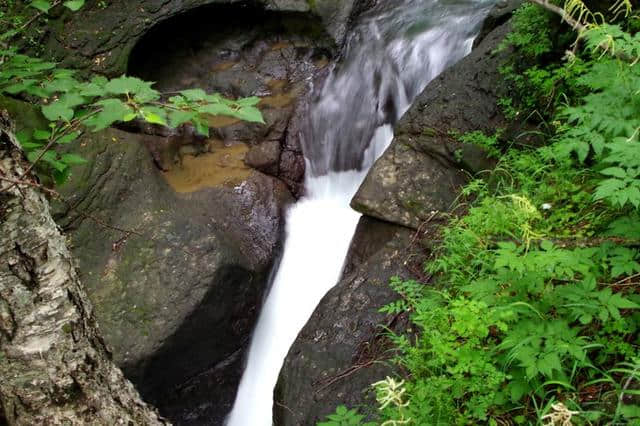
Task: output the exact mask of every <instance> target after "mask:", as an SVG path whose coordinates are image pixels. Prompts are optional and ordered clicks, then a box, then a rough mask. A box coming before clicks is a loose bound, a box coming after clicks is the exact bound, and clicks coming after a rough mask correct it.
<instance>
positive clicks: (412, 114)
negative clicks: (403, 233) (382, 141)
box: [351, 23, 510, 229]
mask: <svg viewBox="0 0 640 426" xmlns="http://www.w3.org/2000/svg"><path fill="white" fill-rule="evenodd" d="M509 29H510V24H509V23H505V24H503V25H501V26H499V27H498V28H496V29H494V30H493V31H492V32H491V33H489V34H488V35H487V36H486V37H485V38H484V39H483V41H482V42H481V43H480V45H479V46H478V47H477V48H476V49H474V50H473V51H472V52H471V54H469V55H468V56H467V57H466V58H464V59H462V60H461V61H460V62H458V63H457V64H456V65H454V66H453V67H451V68H449V69H448V70H447V71H445V72H443V73H442V74H441V75H440V76H439V77H437V78H436V79H435V80H434V81H432V82H431V83H430V84H429V85H428V86H427V88H426V89H425V90H424V91H423V92H422V94H421V95H420V96H419V97H418V99H416V101H415V102H414V103H413V105H412V107H411V108H410V109H409V111H408V112H407V113H406V114H405V115H404V116H403V117H402V119H401V120H400V122H399V123H398V125H397V126H396V128H395V137H394V139H393V141H392V142H391V145H390V146H389V148H388V149H387V151H386V152H385V153H384V154H383V155H382V156H381V157H380V158H379V159H378V161H377V162H376V163H375V164H374V166H373V167H372V169H371V171H370V172H369V174H368V176H367V178H366V179H365V181H364V183H363V184H362V186H361V187H360V189H359V190H358V192H357V194H356V195H355V197H354V198H353V200H352V203H351V205H352V207H353V208H355V209H356V210H358V211H360V212H362V213H364V214H367V215H369V216H373V217H376V218H379V219H382V220H385V221H388V222H392V223H396V224H399V225H403V226H408V227H411V228H414V229H417V228H418V227H419V226H420V224H421V223H422V222H423V221H425V220H426V219H428V218H429V217H431V216H432V215H433V213H434V212H442V211H447V210H448V209H449V208H450V207H451V205H452V203H453V202H454V200H455V198H456V197H457V196H458V193H459V189H460V187H461V186H462V185H463V184H464V183H465V182H466V181H467V179H468V176H469V175H472V174H474V173H477V172H479V171H482V170H483V169H488V168H491V167H492V166H493V164H494V162H493V161H492V160H491V159H489V158H487V155H486V153H485V152H484V150H483V149H482V148H480V147H479V146H476V145H471V144H463V143H461V142H459V141H458V139H457V138H456V135H461V134H464V133H466V132H471V131H482V132H483V133H485V134H486V135H489V136H490V135H494V134H496V132H497V131H498V130H499V129H503V130H504V129H507V128H508V127H509V124H508V122H507V120H506V119H505V117H504V116H503V114H502V113H501V110H500V107H499V106H498V100H499V99H500V98H501V97H503V96H505V95H506V93H505V91H506V88H505V85H504V84H503V82H502V78H501V76H500V72H499V68H500V65H501V64H502V63H503V62H504V60H505V58H506V56H507V55H508V52H507V51H503V52H501V53H497V54H496V53H495V52H494V51H495V50H496V47H497V46H498V44H499V43H500V41H501V40H502V39H503V38H504V36H505V35H506V34H507V33H508V32H509ZM508 136H509V135H508V134H507V133H504V137H508Z"/></svg>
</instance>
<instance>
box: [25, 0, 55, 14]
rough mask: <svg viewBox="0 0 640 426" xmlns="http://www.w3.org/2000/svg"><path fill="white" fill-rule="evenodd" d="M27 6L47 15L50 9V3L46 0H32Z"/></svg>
mask: <svg viewBox="0 0 640 426" xmlns="http://www.w3.org/2000/svg"><path fill="white" fill-rule="evenodd" d="M29 6H31V7H35V8H36V9H38V10H39V11H41V12H44V13H48V12H49V9H51V2H48V1H46V0H33V1H32V2H31V3H30V4H29Z"/></svg>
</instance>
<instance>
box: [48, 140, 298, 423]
mask: <svg viewBox="0 0 640 426" xmlns="http://www.w3.org/2000/svg"><path fill="white" fill-rule="evenodd" d="M150 137H151V136H141V135H134V134H131V133H126V132H122V131H119V130H113V129H112V130H107V131H104V132H101V133H98V134H91V135H87V136H86V137H84V138H82V139H81V140H79V141H78V143H77V144H76V145H75V146H74V147H73V148H72V149H73V152H75V153H77V154H79V155H81V156H83V157H84V158H86V159H87V160H88V163H87V164H85V165H81V166H77V167H75V168H74V170H73V176H72V178H71V180H70V182H69V183H67V184H65V185H64V186H63V187H62V188H61V189H60V191H61V192H62V194H63V195H64V196H66V198H67V201H66V202H65V203H58V204H57V206H56V210H55V217H56V219H57V221H58V223H59V224H60V225H61V226H62V227H63V228H64V230H65V231H66V232H67V235H69V237H70V241H71V244H72V247H73V254H74V255H75V257H76V258H77V259H78V270H79V272H80V276H81V279H82V282H83V284H84V285H85V287H86V289H87V293H88V295H89V297H90V299H91V301H92V302H93V304H94V306H95V314H96V317H97V320H98V323H99V325H100V328H101V331H102V335H103V336H104V339H105V340H106V342H107V343H108V344H109V345H110V346H111V347H112V348H113V356H114V360H115V362H116V363H117V364H118V365H119V366H121V367H122V368H123V369H124V371H125V373H126V374H127V376H128V377H129V378H130V379H131V380H132V381H133V382H134V383H135V384H136V385H137V386H138V388H139V389H140V391H141V393H142V395H143V396H144V397H145V398H146V399H148V400H149V401H151V402H153V403H155V404H157V405H158V406H159V407H160V409H161V411H163V407H164V406H165V405H166V404H169V402H167V401H168V400H171V399H172V398H175V397H176V396H178V395H181V393H182V392H188V393H190V394H191V395H193V394H194V393H196V394H197V393H198V392H196V391H194V389H193V384H192V383H191V382H190V381H192V380H193V379H194V378H195V377H197V376H199V375H202V374H209V376H208V377H209V380H208V381H207V383H206V384H203V386H201V387H200V388H199V389H202V392H206V393H207V394H208V395H207V397H208V400H209V404H208V405H207V406H205V407H204V408H203V407H202V406H199V407H198V406H194V407H192V408H193V410H196V409H197V413H200V414H197V413H196V414H195V416H196V417H197V416H198V415H204V416H206V417H205V418H207V419H209V420H210V421H211V422H212V423H214V424H217V423H221V422H222V420H223V417H224V415H225V414H226V412H227V411H228V410H229V409H230V406H231V403H232V399H233V389H234V388H235V386H237V382H238V381H239V377H240V371H239V368H235V369H234V368H229V369H225V368H220V367H219V366H220V365H225V364H229V363H233V362H234V361H237V360H238V359H239V358H240V357H241V356H242V353H243V350H244V348H245V346H246V344H247V341H248V337H249V335H250V332H251V329H252V327H253V325H254V322H255V319H256V313H257V311H258V309H259V306H260V303H261V300H262V297H263V294H264V291H265V287H266V284H267V277H268V274H269V271H270V269H271V267H272V264H273V262H274V259H275V258H276V256H277V253H278V250H279V247H280V243H281V236H282V216H281V213H282V211H283V210H284V209H285V207H286V206H287V204H288V203H290V202H291V201H292V197H291V195H290V193H289V191H288V190H287V189H286V187H285V185H284V184H283V183H281V182H280V181H278V180H276V179H274V178H272V177H269V176H266V175H263V174H261V173H259V172H255V171H252V170H251V169H249V168H247V167H245V166H244V164H243V162H242V155H238V148H237V147H224V146H219V147H217V148H215V149H214V152H211V153H207V154H203V155H200V156H197V157H196V156H193V155H185V156H184V158H183V164H182V165H181V166H180V167H176V168H175V170H173V171H171V172H165V173H163V172H161V171H159V170H158V169H157V167H156V166H155V165H154V163H153V160H152V157H151V155H150V153H149V151H148V150H147V149H146V147H145V144H144V143H142V141H141V140H140V139H141V138H150ZM147 142H148V141H147ZM156 143H160V141H156ZM239 152H240V154H241V153H242V152H243V151H242V150H240V151H239ZM244 152H246V148H245V149H244ZM217 384H220V386H221V387H220V388H219V389H217ZM212 387H213V388H214V389H213V390H212V389H211V388H212ZM186 388H188V389H187V390H185V389H186ZM209 392H211V393H209ZM181 402H182V404H181V406H180V407H178V408H176V407H173V408H172V410H171V411H170V412H167V413H166V414H167V415H169V416H170V417H172V420H174V421H178V422H181V421H182V420H183V419H184V418H185V417H189V416H191V417H193V415H194V414H193V412H192V411H193V410H192V409H191V408H190V407H191V405H190V404H196V405H198V404H199V405H201V402H202V401H197V398H196V397H195V396H194V397H193V398H188V399H187V398H185V399H184V400H182V401H181Z"/></svg>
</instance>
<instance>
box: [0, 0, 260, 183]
mask: <svg viewBox="0 0 640 426" xmlns="http://www.w3.org/2000/svg"><path fill="white" fill-rule="evenodd" d="M28 5H29V6H30V8H29V9H28V10H34V9H36V10H38V13H37V14H36V15H34V16H31V18H27V20H26V22H25V17H24V16H18V15H15V16H13V15H6V14H3V15H2V16H0V22H3V23H5V24H6V25H7V26H8V27H9V28H7V29H6V31H4V32H3V33H0V95H3V94H4V95H9V96H20V97H22V98H23V99H26V100H29V101H32V102H36V103H39V104H41V105H42V106H41V109H42V113H43V115H44V117H45V118H46V119H47V120H48V121H49V127H48V128H44V129H32V130H31V131H29V132H23V133H21V134H19V135H18V139H19V141H20V143H21V145H22V147H23V149H24V150H25V151H26V152H27V157H28V158H29V160H30V161H31V162H32V163H34V164H35V163H38V165H39V168H38V170H39V171H40V172H41V173H45V174H47V175H51V176H52V177H53V178H54V180H55V182H57V183H62V182H64V181H65V180H66V179H67V178H68V176H69V173H70V170H71V166H72V165H74V164H77V163H80V162H82V161H83V159H82V158H80V157H79V156H78V155H75V154H73V153H58V152H56V150H55V148H56V147H58V146H61V145H66V144H69V143H71V142H73V141H74V140H76V139H77V138H78V137H79V136H80V135H81V133H82V132H83V131H84V130H85V129H89V130H91V131H94V132H95V131H100V130H103V129H105V128H107V127H109V126H111V125H113V124H115V123H118V122H127V121H132V120H136V119H137V120H140V121H143V122H146V123H150V124H155V125H160V126H168V127H171V128H177V127H178V126H181V125H184V124H185V123H190V124H192V125H193V126H194V127H195V129H196V131H197V132H198V133H200V134H203V135H207V136H208V134H209V127H208V125H207V122H206V118H207V116H210V115H226V116H231V117H236V118H239V119H241V120H246V121H253V122H263V120H262V115H261V113H260V111H259V110H258V109H257V108H256V105H257V104H258V102H259V101H260V99H259V98H257V97H251V98H244V99H239V100H236V101H233V100H229V99H225V98H224V97H222V96H220V95H219V94H207V93H205V92H204V91H203V90H201V89H190V90H183V91H180V92H179V93H177V94H175V95H174V96H171V97H168V96H164V95H163V94H161V93H159V92H158V91H156V90H154V89H153V87H152V86H153V83H149V82H145V81H142V80H140V79H138V78H135V77H127V76H122V77H119V78H115V79H107V78H105V77H102V76H93V77H89V78H83V77H80V73H78V72H76V71H74V70H69V69H62V68H60V67H58V66H57V64H56V63H54V62H50V61H46V60H43V59H40V58H35V57H31V56H28V55H25V54H23V53H20V49H19V48H18V47H17V45H20V44H24V43H20V37H22V36H23V35H24V34H23V33H24V31H25V30H26V28H27V27H28V25H29V24H30V23H33V22H35V20H36V19H37V18H39V17H40V16H41V15H44V14H46V13H48V12H49V11H50V10H51V9H53V8H54V7H66V8H68V9H70V10H72V11H74V12H75V11H77V10H79V9H80V8H81V7H82V6H83V5H84V1H79V0H71V1H65V2H61V1H59V0H55V1H47V0H37V1H32V2H30V3H29V4H28Z"/></svg>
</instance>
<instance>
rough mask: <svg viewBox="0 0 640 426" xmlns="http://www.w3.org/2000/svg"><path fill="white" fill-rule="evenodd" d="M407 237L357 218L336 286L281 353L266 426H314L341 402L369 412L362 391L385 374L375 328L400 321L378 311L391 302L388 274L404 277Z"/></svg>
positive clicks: (403, 231) (380, 332) (385, 345)
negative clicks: (282, 359)
mask: <svg viewBox="0 0 640 426" xmlns="http://www.w3.org/2000/svg"><path fill="white" fill-rule="evenodd" d="M411 237H412V232H411V231H410V230H409V229H407V228H404V227H400V226H396V225H391V224H388V223H384V222H380V221H378V220H375V219H372V218H367V217H363V218H362V219H361V220H360V223H359V224H358V228H357V230H356V233H355V237H354V239H353V241H352V243H351V247H350V249H349V254H348V256H347V259H346V261H345V270H344V272H343V275H342V278H341V280H340V281H339V282H338V284H337V285H336V286H335V287H334V288H333V289H332V290H331V291H330V292H329V293H328V294H327V295H326V296H325V297H324V298H323V299H322V301H321V302H320V305H319V306H318V308H317V309H316V311H315V312H314V314H313V316H312V317H311V319H310V320H309V322H308V323H307V324H306V325H305V327H304V328H303V330H302V331H301V332H300V334H299V335H298V338H297V339H296V342H295V343H294V345H293V346H292V347H291V349H290V350H289V354H288V355H287V358H286V360H285V363H284V366H283V368H282V373H281V375H280V379H279V381H278V385H277V387H276V390H275V404H274V424H276V425H278V426H301V425H305V426H306V425H315V424H316V422H317V421H319V420H322V419H324V417H325V416H326V415H327V414H330V413H332V412H334V411H335V408H336V406H338V405H341V404H345V405H347V406H349V407H352V408H353V407H358V408H360V406H361V405H362V404H365V405H364V406H363V410H364V411H365V412H366V410H375V401H373V402H372V401H371V398H372V397H373V396H372V395H371V392H369V391H370V385H371V383H373V382H374V381H376V380H379V379H384V377H385V376H387V375H390V374H391V372H392V370H393V369H392V367H391V366H390V365H389V364H388V363H387V362H386V361H387V360H388V358H389V357H390V356H391V353H390V352H389V351H388V349H389V347H390V345H389V342H387V340H386V339H385V338H384V334H385V333H386V330H384V329H383V328H382V327H381V325H382V324H385V325H386V326H387V327H389V328H390V329H394V328H395V327H397V326H400V323H402V319H400V318H389V317H387V316H386V315H385V314H381V313H379V312H378V308H379V307H381V306H383V305H385V304H387V303H389V302H391V301H394V300H397V299H398V295H397V294H395V293H394V292H393V291H392V290H391V289H390V288H389V286H388V285H387V284H388V282H389V279H390V277H392V276H394V275H398V276H405V277H406V276H408V275H409V273H408V271H407V270H406V269H405V261H406V260H407V259H409V258H410V257H411V256H410V254H411V252H412V250H413V249H412V248H411Z"/></svg>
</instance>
